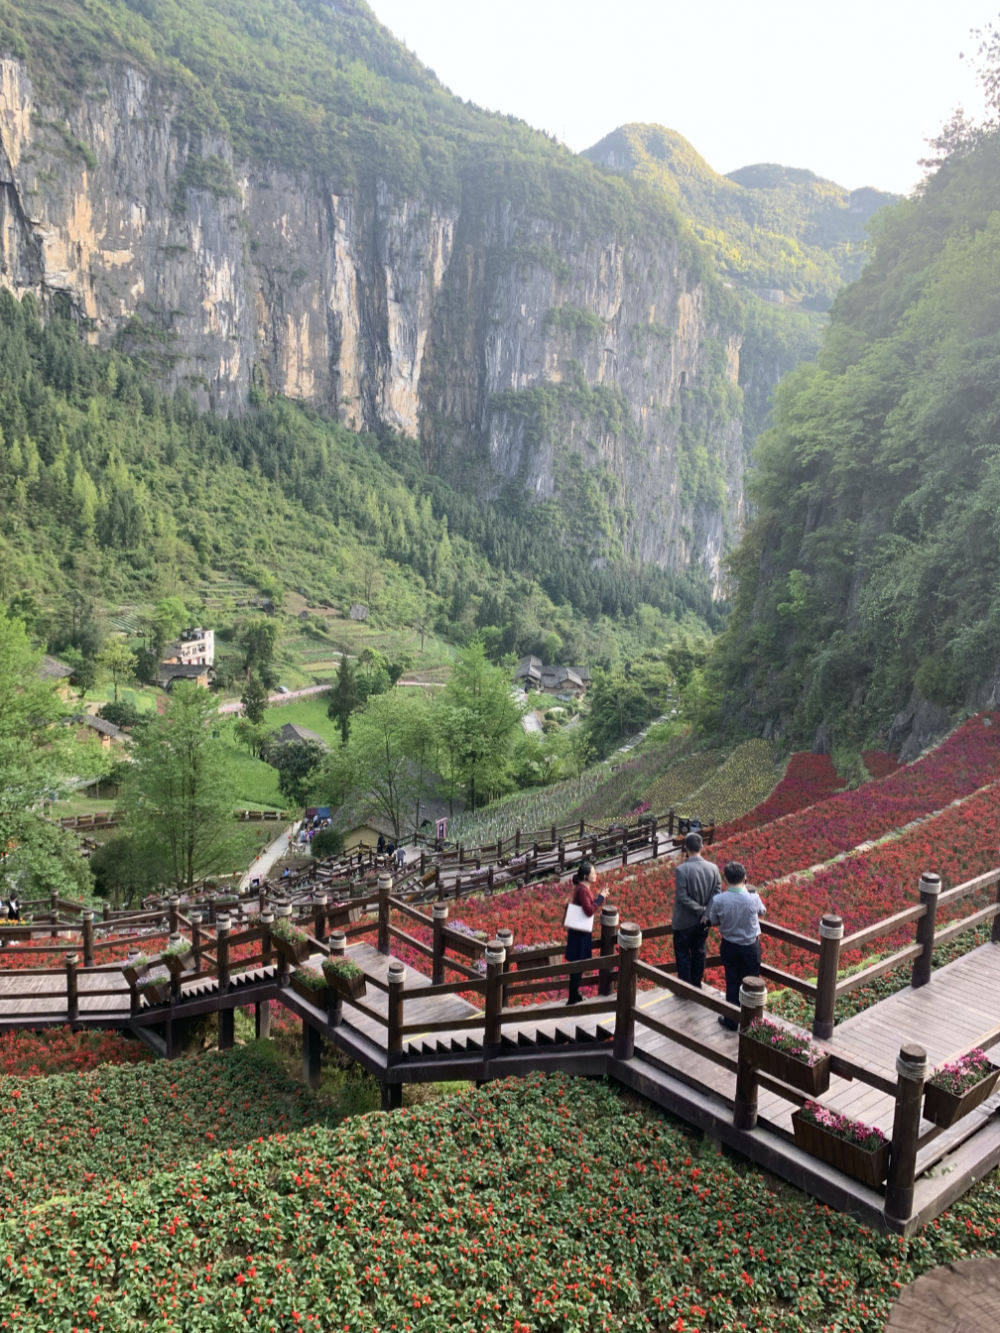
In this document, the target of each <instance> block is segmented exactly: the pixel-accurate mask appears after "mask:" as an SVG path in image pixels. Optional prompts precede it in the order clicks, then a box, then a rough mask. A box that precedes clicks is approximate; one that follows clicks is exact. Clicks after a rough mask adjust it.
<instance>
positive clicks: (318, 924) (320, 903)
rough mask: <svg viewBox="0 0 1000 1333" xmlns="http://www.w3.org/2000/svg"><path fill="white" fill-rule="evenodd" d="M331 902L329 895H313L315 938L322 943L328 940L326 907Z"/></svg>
mask: <svg viewBox="0 0 1000 1333" xmlns="http://www.w3.org/2000/svg"><path fill="white" fill-rule="evenodd" d="M329 901H330V895H329V894H327V893H314V894H313V923H314V924H313V936H314V938H315V939H317V940H319V941H320V943H322V942H323V940H325V939H326V905H327V903H328V902H329Z"/></svg>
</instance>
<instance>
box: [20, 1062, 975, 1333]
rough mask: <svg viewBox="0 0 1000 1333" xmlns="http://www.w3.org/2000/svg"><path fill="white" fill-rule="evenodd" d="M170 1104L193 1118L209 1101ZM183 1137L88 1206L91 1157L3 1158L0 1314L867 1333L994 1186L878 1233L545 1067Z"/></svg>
mask: <svg viewBox="0 0 1000 1333" xmlns="http://www.w3.org/2000/svg"><path fill="white" fill-rule="evenodd" d="M228 1059H229V1057H227V1060H225V1061H222V1062H221V1063H222V1064H223V1065H225V1064H226V1063H227V1061H228ZM180 1063H181V1065H183V1064H186V1063H188V1062H186V1061H182V1062H180ZM190 1063H192V1064H193V1065H195V1066H196V1067H197V1066H199V1065H201V1064H202V1062H201V1061H192V1062H190ZM163 1068H165V1069H166V1070H167V1071H168V1073H169V1074H170V1075H171V1076H172V1077H173V1078H175V1079H176V1078H177V1077H178V1074H179V1066H178V1065H170V1066H163ZM126 1072H127V1073H129V1074H131V1075H146V1076H148V1075H149V1073H150V1072H151V1071H150V1069H148V1068H146V1069H140V1070H130V1071H126ZM92 1077H93V1076H89V1075H88V1076H86V1078H85V1079H84V1080H81V1081H82V1082H83V1083H84V1085H85V1086H87V1085H88V1080H90V1079H92ZM181 1077H182V1080H183V1076H181ZM46 1081H48V1080H46ZM55 1081H56V1082H58V1080H55ZM37 1084H38V1081H37V1080H36V1081H33V1082H32V1083H28V1082H22V1081H18V1080H10V1079H7V1080H4V1081H3V1082H2V1083H0V1092H2V1096H3V1107H4V1110H5V1111H7V1112H8V1114H7V1115H4V1117H3V1120H2V1122H0V1123H2V1124H3V1126H4V1129H3V1132H4V1134H5V1136H7V1138H8V1142H9V1136H10V1128H9V1121H10V1119H11V1118H15V1117H16V1116H17V1115H18V1114H23V1112H22V1110H21V1107H20V1104H19V1103H20V1101H21V1099H20V1098H19V1099H17V1100H16V1103H15V1105H14V1108H13V1112H14V1116H13V1117H12V1116H11V1115H10V1114H9V1111H10V1107H11V1099H12V1093H13V1092H14V1091H20V1092H21V1093H22V1098H23V1097H24V1096H25V1094H26V1092H27V1091H28V1090H29V1089H30V1088H32V1087H34V1086H37ZM184 1086H185V1087H186V1086H187V1085H186V1084H185V1085H184ZM261 1087H263V1089H264V1095H265V1104H266V1100H267V1088H268V1084H267V1081H266V1080H265V1082H264V1083H263V1084H259V1086H258V1090H257V1093H256V1094H255V1095H254V1106H255V1107H256V1105H257V1097H258V1096H259V1094H260V1088H261ZM221 1090H222V1089H217V1091H221ZM175 1105H176V1103H175ZM182 1105H183V1107H184V1109H185V1110H186V1111H187V1112H188V1114H189V1116H190V1115H191V1114H192V1112H193V1113H194V1114H195V1115H196V1116H198V1115H200V1116H205V1117H206V1118H207V1123H213V1124H214V1123H215V1120H214V1115H213V1111H214V1105H213V1104H212V1099H211V1098H206V1099H203V1100H198V1099H195V1100H194V1101H191V1100H188V1101H185V1102H184V1103H182ZM44 1109H45V1112H46V1113H48V1114H50V1115H51V1118H52V1123H51V1126H50V1133H51V1135H52V1136H53V1137H54V1136H55V1135H56V1134H57V1133H58V1132H59V1131H60V1130H61V1129H62V1128H64V1127H65V1126H66V1125H68V1124H70V1123H71V1121H70V1118H69V1115H68V1114H67V1113H66V1112H64V1111H63V1108H62V1104H61V1103H60V1102H58V1101H56V1100H53V1101H52V1102H50V1103H49V1104H48V1105H47V1106H46V1107H45V1108H44ZM72 1109H75V1108H67V1110H72ZM84 1109H86V1108H85V1107H84ZM177 1118H178V1119H180V1117H177ZM148 1119H149V1124H148V1125H144V1124H143V1123H142V1121H141V1117H138V1116H136V1117H133V1118H132V1122H131V1123H132V1124H133V1125H134V1128H135V1133H134V1137H133V1138H132V1139H131V1141H130V1145H129V1146H130V1148H131V1149H132V1151H133V1153H134V1155H135V1156H136V1157H138V1156H139V1154H140V1153H141V1152H142V1151H143V1150H144V1149H145V1147H146V1145H147V1143H152V1142H153V1140H154V1136H156V1135H157V1134H159V1133H161V1132H162V1129H163V1122H164V1120H165V1119H166V1117H165V1116H164V1115H163V1113H162V1107H161V1108H160V1110H159V1111H156V1110H155V1109H154V1110H153V1113H152V1114H151V1115H150V1116H149V1117H148ZM205 1123H206V1120H200V1121H199V1123H198V1125H197V1126H196V1127H195V1129H194V1132H191V1127H190V1125H189V1124H185V1125H184V1128H185V1129H187V1130H188V1131H189V1133H190V1136H191V1138H192V1140H193V1141H194V1145H195V1151H197V1152H198V1153H200V1154H201V1159H200V1160H195V1159H194V1158H193V1157H189V1158H187V1159H186V1160H184V1161H183V1162H180V1163H178V1164H177V1165H176V1166H174V1167H172V1168H169V1169H168V1168H166V1167H165V1158H166V1155H167V1154H166V1153H160V1152H157V1153H155V1154H154V1156H153V1157H152V1158H151V1160H150V1166H151V1168H152V1169H151V1170H147V1171H145V1172H143V1174H142V1176H141V1177H140V1175H139V1174H138V1173H136V1174H134V1175H133V1176H131V1177H129V1178H126V1179H120V1180H119V1181H118V1182H117V1183H116V1184H115V1185H114V1186H113V1188H110V1189H109V1188H107V1187H106V1183H105V1182H106V1179H107V1177H106V1175H105V1174H104V1172H105V1170H106V1169H107V1167H106V1164H105V1162H104V1161H100V1162H99V1163H98V1168H99V1169H98V1170H97V1171H95V1172H94V1175H93V1179H91V1180H90V1181H85V1182H83V1183H82V1187H80V1186H76V1185H74V1184H72V1183H71V1182H69V1181H68V1180H67V1177H66V1175H65V1173H64V1172H60V1170H59V1167H60V1164H61V1163H60V1162H59V1160H58V1159H56V1160H54V1161H52V1162H51V1163H50V1160H49V1158H48V1157H47V1156H43V1155H41V1154H39V1153H38V1152H36V1150H35V1148H34V1145H33V1144H29V1145H24V1144H22V1145H19V1148H20V1151H19V1153H18V1156H17V1159H16V1161H17V1162H18V1163H19V1164H20V1168H21V1170H22V1172H23V1173H24V1174H26V1175H29V1176H30V1175H31V1174H32V1173H35V1176H36V1180H37V1184H32V1185H31V1186H30V1187H28V1186H26V1185H25V1184H23V1183H22V1182H20V1181H19V1180H18V1179H17V1176H18V1173H17V1172H15V1173H14V1175H15V1181H14V1182H13V1188H14V1190H15V1193H16V1206H15V1207H14V1208H12V1209H11V1210H10V1212H9V1213H8V1215H7V1216H6V1217H5V1219H4V1220H3V1222H0V1243H2V1245H3V1251H2V1253H3V1255H4V1258H3V1260H2V1261H0V1262H2V1265H3V1269H4V1274H3V1277H4V1285H3V1291H2V1294H0V1321H3V1323H4V1324H5V1326H6V1327H7V1328H11V1329H29V1328H30V1329H41V1328H59V1329H63V1328H65V1329H72V1328H98V1327H102V1328H103V1329H104V1330H105V1333H134V1331H136V1330H139V1329H140V1328H143V1327H146V1328H154V1329H157V1330H160V1333H174V1331H175V1330H176V1331H177V1333H181V1331H183V1333H222V1330H227V1331H228V1330H230V1329H233V1328H246V1329H251V1330H259V1331H260V1333H265V1331H267V1333H270V1330H275V1331H278V1330H280V1333H285V1331H286V1330H301V1329H309V1328H314V1329H322V1330H338V1333H339V1330H341V1329H346V1330H349V1333H355V1331H356V1330H364V1331H365V1333H375V1331H376V1330H379V1333H381V1331H382V1330H386V1331H387V1330H389V1329H391V1328H393V1326H395V1328H396V1329H397V1330H399V1331H400V1333H403V1331H404V1330H408V1333H442V1331H443V1330H461V1331H462V1333H501V1331H502V1333H557V1331H558V1333H564V1331H571V1333H573V1331H575V1333H598V1331H599V1330H617V1331H619V1333H620V1331H623V1330H626V1329H627V1330H629V1333H632V1330H635V1333H644V1331H645V1333H667V1330H670V1331H671V1333H673V1331H674V1330H688V1331H691V1330H695V1331H699V1333H709V1331H710V1330H712V1331H715V1330H719V1331H721V1333H736V1330H745V1329H753V1330H765V1329H766V1330H768V1333H820V1331H821V1330H824V1331H826V1333H834V1330H836V1331H837V1333H881V1329H882V1327H883V1324H884V1322H885V1318H886V1316H887V1313H888V1310H889V1308H890V1306H891V1304H892V1302H893V1300H894V1299H895V1298H896V1296H897V1295H898V1292H899V1289H900V1287H901V1286H902V1285H903V1284H905V1283H906V1282H908V1281H910V1280H911V1279H912V1278H913V1277H915V1276H916V1275H917V1274H918V1273H920V1272H922V1271H924V1270H925V1269H926V1268H928V1267H931V1266H934V1265H936V1264H938V1263H940V1262H943V1261H945V1260H948V1259H953V1258H960V1257H963V1256H965V1255H968V1254H989V1253H995V1252H996V1251H997V1248H998V1239H1000V1190H998V1187H997V1182H996V1178H995V1177H994V1178H993V1179H991V1180H990V1181H988V1182H985V1183H983V1184H982V1185H980V1186H979V1187H978V1188H977V1190H976V1191H974V1192H973V1194H971V1195H969V1196H968V1197H967V1199H966V1200H965V1201H963V1203H962V1204H961V1205H960V1206H958V1207H957V1208H955V1209H954V1210H953V1211H952V1212H951V1213H949V1214H946V1215H945V1216H944V1217H942V1218H941V1219H939V1221H938V1223H936V1224H935V1225H934V1226H933V1227H930V1228H927V1229H926V1230H925V1231H924V1232H922V1233H921V1234H920V1235H918V1236H917V1237H915V1238H913V1239H912V1240H909V1241H906V1240H902V1239H900V1238H899V1237H887V1236H880V1235H877V1234H875V1233H873V1232H871V1231H869V1230H867V1229H866V1228H864V1227H861V1226H859V1225H858V1224H857V1223H855V1222H853V1221H851V1219H849V1218H847V1217H844V1216H840V1215H838V1214H835V1213H832V1212H830V1211H829V1210H827V1209H825V1208H821V1207H819V1206H817V1205H815V1204H813V1203H811V1202H810V1201H807V1200H804V1199H803V1198H802V1197H801V1196H800V1195H798V1194H795V1193H793V1192H792V1191H790V1190H785V1189H781V1190H778V1191H776V1190H775V1189H774V1188H773V1187H772V1186H771V1185H770V1184H769V1182H768V1181H767V1180H766V1178H765V1177H764V1176H763V1175H761V1174H759V1173H757V1172H755V1171H752V1170H750V1169H748V1168H746V1167H745V1166H742V1165H738V1164H734V1163H733V1162H731V1161H730V1160H728V1159H727V1158H726V1157H725V1156H723V1155H720V1154H719V1153H718V1152H717V1151H716V1149H715V1148H713V1147H712V1146H711V1145H709V1144H707V1143H705V1142H702V1141H700V1140H699V1139H698V1138H697V1137H695V1136H693V1135H692V1134H690V1133H689V1132H687V1131H684V1130H681V1129H679V1128H678V1127H676V1126H675V1125H674V1124H672V1123H671V1122H669V1121H667V1120H666V1119H664V1118H662V1117H660V1116H659V1115H653V1114H648V1113H646V1112H644V1111H642V1110H638V1109H636V1108H635V1107H633V1106H631V1105H630V1104H629V1103H628V1102H627V1101H626V1100H625V1099H624V1098H622V1097H620V1096H619V1095H617V1094H616V1093H615V1092H614V1091H613V1090H612V1089H611V1088H610V1087H609V1086H606V1085H600V1084H594V1083H591V1082H589V1081H585V1080H570V1079H565V1078H562V1077H558V1076H557V1077H552V1078H548V1079H546V1078H542V1077H539V1076H533V1077H531V1078H528V1079H525V1080H510V1081H507V1082H504V1083H497V1084H494V1085H491V1086H490V1087H489V1088H487V1089H484V1090H482V1091H479V1092H472V1091H470V1092H468V1093H466V1094H465V1095H462V1096H458V1097H454V1098H450V1099H447V1100H445V1101H443V1102H438V1103H435V1104H433V1105H429V1106H424V1107H419V1108H415V1109H412V1110H404V1111H401V1112H398V1113H395V1114H393V1115H389V1116H387V1115H382V1114H372V1115H365V1116H361V1117H356V1118H352V1119H351V1120H348V1121H346V1122H344V1124H342V1125H341V1126H339V1127H337V1128H335V1129H330V1128H327V1127H324V1126H321V1125H315V1126H312V1127H308V1128H303V1129H301V1130H299V1131H297V1132H293V1133H284V1132H282V1133H278V1134H276V1135H273V1136H272V1137H267V1134H266V1132H265V1134H264V1135H262V1134H261V1133H260V1132H258V1131H257V1129H256V1128H254V1127H250V1126H245V1127H244V1129H245V1134H246V1137H245V1146H243V1147H239V1148H237V1147H235V1146H231V1145H230V1143H228V1142H217V1143H216V1144H214V1145H213V1144H212V1143H209V1142H206V1141H205V1139H204V1135H202V1138H201V1141H200V1142H198V1134H197V1129H201V1128H203V1126H204V1124H205ZM101 1133H108V1135H109V1137H112V1136H113V1137H115V1138H119V1137H120V1135H119V1134H118V1133H117V1132H115V1131H110V1132H109V1131H108V1130H107V1129H106V1128H105V1127H102V1129H101V1131H100V1132H99V1133H98V1134H97V1135H96V1136H95V1140H96V1141H97V1142H98V1144H99V1140H100V1137H101ZM87 1137H89V1135H88V1136H87ZM213 1149H215V1150H213ZM5 1160H7V1161H10V1160H11V1159H10V1157H9V1155H7V1154H5ZM110 1165H111V1169H112V1170H113V1169H114V1166H115V1164H114V1162H112V1163H111V1164H110ZM10 1184H11V1182H10V1181H9V1180H8V1185H9V1186H10ZM53 1189H55V1190H57V1191H58V1192H59V1194H60V1197H59V1198H58V1199H57V1200H53V1198H52V1193H51V1191H52V1190H53ZM46 1191H49V1192H46Z"/></svg>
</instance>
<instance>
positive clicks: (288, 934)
mask: <svg viewBox="0 0 1000 1333" xmlns="http://www.w3.org/2000/svg"><path fill="white" fill-rule="evenodd" d="M271 938H272V939H275V940H281V941H282V942H283V943H285V944H293V945H295V944H297V945H301V944H308V943H309V936H308V935H307V934H306V932H305V931H304V930H301V929H300V928H299V927H298V926H296V925H293V924H292V922H291V919H290V918H289V917H287V916H279V917H278V918H277V920H276V921H275V922H274V924H273V925H272V926H271Z"/></svg>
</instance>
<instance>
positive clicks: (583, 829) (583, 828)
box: [580, 819, 587, 842]
mask: <svg viewBox="0 0 1000 1333" xmlns="http://www.w3.org/2000/svg"><path fill="white" fill-rule="evenodd" d="M586 831H587V825H586V822H585V821H584V820H582V819H581V820H580V841H581V842H582V841H583V835H584V833H586Z"/></svg>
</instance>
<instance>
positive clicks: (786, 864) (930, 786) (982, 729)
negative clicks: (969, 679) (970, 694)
mask: <svg viewBox="0 0 1000 1333" xmlns="http://www.w3.org/2000/svg"><path fill="white" fill-rule="evenodd" d="M998 776H1000V715H998V714H995V713H988V714H980V715H979V716H977V717H974V718H970V719H969V721H968V722H966V723H964V724H963V725H962V726H961V727H959V728H958V730H957V731H955V732H953V733H952V734H951V736H949V737H948V738H947V740H945V741H944V742H943V743H942V744H941V745H940V746H939V747H938V748H937V749H936V750H932V751H931V753H930V754H928V755H926V756H924V758H923V759H918V760H917V761H916V763H913V764H908V765H907V766H906V767H905V768H900V769H899V770H898V771H897V772H895V773H893V774H892V775H891V776H889V777H887V778H883V779H881V780H880V781H877V782H868V783H865V785H864V786H863V787H858V788H856V789H854V790H853V791H845V792H840V793H838V794H837V795H836V796H831V797H830V798H829V799H828V800H826V801H822V802H820V803H819V804H818V805H814V806H811V807H810V808H809V809H808V810H804V811H802V812H801V813H800V814H798V815H791V816H789V817H788V818H787V819H783V820H781V821H780V822H779V823H776V824H769V825H767V826H766V827H764V828H760V829H751V830H748V831H747V832H745V833H742V834H737V835H736V836H735V837H731V838H730V837H726V838H724V839H722V841H721V842H718V843H716V844H715V846H714V847H713V849H712V853H713V857H714V858H715V860H717V861H718V863H719V864H720V865H722V864H723V863H724V862H726V861H742V862H743V864H744V865H745V866H746V867H747V869H748V871H749V872H750V877H751V879H752V881H753V882H754V883H756V884H765V883H766V882H767V881H768V880H771V879H777V878H779V877H780V876H782V875H787V874H790V873H791V872H792V871H794V870H804V869H806V868H807V867H808V866H812V865H816V864H817V863H819V862H822V861H828V860H829V859H830V858H831V857H834V856H837V855H838V854H840V853H841V852H846V851H849V850H850V849H851V848H852V847H856V846H858V845H859V844H860V843H862V842H865V841H871V840H873V839H875V838H879V837H882V836H883V835H884V834H886V833H889V832H890V831H891V830H893V829H896V828H902V827H903V826H904V825H905V824H907V823H909V822H910V821H911V820H913V819H917V818H921V817H923V816H925V815H928V814H930V813H931V812H932V811H934V810H941V809H943V808H944V807H945V806H946V805H948V804H949V803H950V802H951V801H953V800H955V798H956V797H960V796H968V795H970V794H971V793H972V792H974V791H975V790H976V789H977V788H979V787H982V786H984V785H985V784H987V783H989V782H993V781H995V780H996V778H997V777H998Z"/></svg>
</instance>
